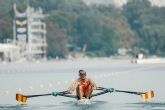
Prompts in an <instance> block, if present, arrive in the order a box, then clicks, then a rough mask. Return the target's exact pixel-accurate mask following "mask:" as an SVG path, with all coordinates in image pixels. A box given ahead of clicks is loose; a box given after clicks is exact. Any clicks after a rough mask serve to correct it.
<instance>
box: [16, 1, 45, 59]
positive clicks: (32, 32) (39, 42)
mask: <svg viewBox="0 0 165 110" xmlns="http://www.w3.org/2000/svg"><path fill="white" fill-rule="evenodd" d="M14 12H15V19H14V21H13V23H14V26H13V28H14V38H13V40H14V42H15V44H16V45H17V46H19V47H20V54H21V57H24V58H26V59H28V60H36V59H42V58H46V52H47V42H46V24H45V23H44V22H43V19H44V18H45V15H43V12H42V10H41V9H40V8H39V9H38V10H34V8H31V7H30V6H28V7H27V9H26V11H25V12H24V13H20V12H18V10H17V9H16V5H15V4H14Z"/></svg>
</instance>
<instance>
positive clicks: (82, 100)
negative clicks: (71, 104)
mask: <svg viewBox="0 0 165 110" xmlns="http://www.w3.org/2000/svg"><path fill="white" fill-rule="evenodd" d="M77 104H78V105H91V104H92V103H91V101H90V99H86V98H85V99H80V100H77Z"/></svg>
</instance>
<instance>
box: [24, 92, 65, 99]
mask: <svg viewBox="0 0 165 110" xmlns="http://www.w3.org/2000/svg"><path fill="white" fill-rule="evenodd" d="M57 93H58V94H61V95H64V94H67V91H62V92H57ZM49 95H53V94H52V93H48V94H37V95H27V96H26V97H27V98H32V97H40V96H49Z"/></svg>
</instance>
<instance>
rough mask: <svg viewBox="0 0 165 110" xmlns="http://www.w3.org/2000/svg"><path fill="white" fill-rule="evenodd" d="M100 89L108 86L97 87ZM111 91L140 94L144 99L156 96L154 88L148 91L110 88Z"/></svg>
mask: <svg viewBox="0 0 165 110" xmlns="http://www.w3.org/2000/svg"><path fill="white" fill-rule="evenodd" d="M97 89H98V90H99V89H100V90H103V89H107V88H104V87H98V88H97ZM110 89H111V90H113V91H111V92H123V93H129V94H134V95H140V96H141V98H142V99H143V101H147V100H149V99H152V98H153V97H154V91H153V90H150V91H148V92H134V91H123V90H116V89H114V88H110Z"/></svg>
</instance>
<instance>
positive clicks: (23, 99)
mask: <svg viewBox="0 0 165 110" xmlns="http://www.w3.org/2000/svg"><path fill="white" fill-rule="evenodd" d="M64 94H67V92H66V91H63V92H52V93H48V94H38V95H23V94H20V93H16V100H17V101H18V102H23V103H25V102H26V101H27V98H32V97H40V96H49V95H53V96H57V95H64Z"/></svg>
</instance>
